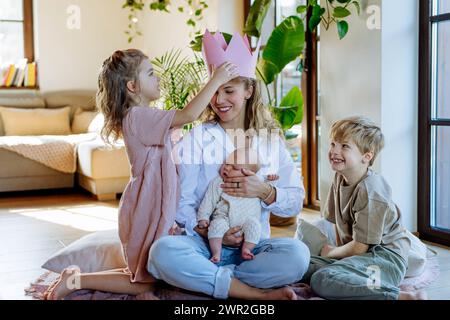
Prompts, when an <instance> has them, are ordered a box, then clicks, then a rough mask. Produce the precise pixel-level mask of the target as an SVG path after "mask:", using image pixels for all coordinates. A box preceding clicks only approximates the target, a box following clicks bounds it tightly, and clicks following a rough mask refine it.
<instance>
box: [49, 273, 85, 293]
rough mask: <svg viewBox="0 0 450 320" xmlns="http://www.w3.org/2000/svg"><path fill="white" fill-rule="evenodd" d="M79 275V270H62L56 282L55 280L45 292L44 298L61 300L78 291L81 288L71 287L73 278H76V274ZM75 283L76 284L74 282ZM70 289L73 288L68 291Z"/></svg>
mask: <svg viewBox="0 0 450 320" xmlns="http://www.w3.org/2000/svg"><path fill="white" fill-rule="evenodd" d="M79 273H80V269H76V268H73V269H64V270H63V272H61V275H60V276H59V278H58V280H56V281H55V282H54V283H53V284H52V285H51V286H50V287H49V288H48V289H47V291H46V292H45V295H44V298H45V299H46V300H62V299H63V298H64V297H66V296H67V295H69V294H71V293H72V292H75V291H77V290H80V289H81V288H75V287H77V286H76V285H73V277H77V274H79ZM75 283H76V282H75ZM68 285H69V286H70V287H72V286H73V287H74V288H71V289H69V288H68Z"/></svg>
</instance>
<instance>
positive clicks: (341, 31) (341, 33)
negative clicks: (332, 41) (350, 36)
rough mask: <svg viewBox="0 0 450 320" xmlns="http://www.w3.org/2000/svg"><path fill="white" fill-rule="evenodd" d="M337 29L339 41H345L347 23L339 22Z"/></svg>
mask: <svg viewBox="0 0 450 320" xmlns="http://www.w3.org/2000/svg"><path fill="white" fill-rule="evenodd" d="M337 29H338V34H339V39H341V40H342V39H344V37H345V36H346V35H347V32H348V23H347V21H338V23H337Z"/></svg>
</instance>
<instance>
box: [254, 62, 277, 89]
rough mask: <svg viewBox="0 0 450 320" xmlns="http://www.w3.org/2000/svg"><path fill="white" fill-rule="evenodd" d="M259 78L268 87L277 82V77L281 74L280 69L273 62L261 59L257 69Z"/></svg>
mask: <svg viewBox="0 0 450 320" xmlns="http://www.w3.org/2000/svg"><path fill="white" fill-rule="evenodd" d="M256 71H257V76H258V78H259V79H260V80H262V81H263V82H264V83H265V84H266V85H267V84H270V83H272V82H273V81H274V80H275V76H276V75H277V74H278V73H280V72H279V70H278V67H277V66H276V65H275V64H274V63H273V62H271V61H267V60H264V59H263V58H260V59H259V60H258V65H257V67H256Z"/></svg>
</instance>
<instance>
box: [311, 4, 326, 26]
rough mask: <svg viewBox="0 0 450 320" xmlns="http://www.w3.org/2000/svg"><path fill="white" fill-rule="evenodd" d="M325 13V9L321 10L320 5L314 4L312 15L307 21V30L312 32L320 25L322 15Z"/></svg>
mask: <svg viewBox="0 0 450 320" xmlns="http://www.w3.org/2000/svg"><path fill="white" fill-rule="evenodd" d="M325 12H326V10H325V8H322V7H321V6H320V5H318V4H316V5H314V6H313V10H312V15H311V18H310V19H309V25H308V26H309V30H310V31H311V32H313V31H314V30H315V29H316V27H317V26H318V25H319V24H320V21H321V20H322V16H323V14H324V13H325Z"/></svg>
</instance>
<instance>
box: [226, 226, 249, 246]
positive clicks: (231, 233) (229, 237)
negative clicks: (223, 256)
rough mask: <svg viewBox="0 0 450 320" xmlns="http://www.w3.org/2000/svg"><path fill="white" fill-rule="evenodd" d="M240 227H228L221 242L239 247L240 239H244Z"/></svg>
mask: <svg viewBox="0 0 450 320" xmlns="http://www.w3.org/2000/svg"><path fill="white" fill-rule="evenodd" d="M241 230H242V227H234V228H231V229H229V230H228V231H227V232H226V233H225V234H224V235H223V239H222V244H223V245H224V246H228V247H240V246H241V244H242V241H244V234H243V233H242V231H241Z"/></svg>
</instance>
